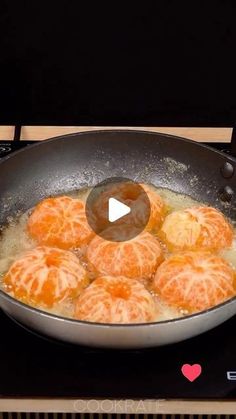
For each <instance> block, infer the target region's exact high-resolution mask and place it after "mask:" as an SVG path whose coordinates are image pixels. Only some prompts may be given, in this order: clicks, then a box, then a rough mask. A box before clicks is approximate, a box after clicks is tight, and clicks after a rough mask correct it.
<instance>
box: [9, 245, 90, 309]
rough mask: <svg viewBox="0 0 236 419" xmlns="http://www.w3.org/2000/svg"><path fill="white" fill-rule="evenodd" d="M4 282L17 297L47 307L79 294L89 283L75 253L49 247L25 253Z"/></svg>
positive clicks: (11, 268) (10, 270) (15, 263)
mask: <svg viewBox="0 0 236 419" xmlns="http://www.w3.org/2000/svg"><path fill="white" fill-rule="evenodd" d="M3 281H4V284H5V286H6V290H7V291H8V292H11V293H13V295H14V297H16V298H18V299H20V300H22V301H24V302H25V303H27V304H33V305H34V304H36V305H40V304H42V305H43V306H46V307H53V305H54V304H55V303H58V302H61V301H63V300H65V299H66V298H69V297H71V298H73V297H77V296H78V295H79V293H80V292H81V290H82V289H83V288H84V287H85V286H86V285H87V284H88V280H87V275H86V272H85V270H84V268H83V267H82V266H81V264H80V262H79V259H78V258H77V257H76V256H75V255H74V254H73V253H71V252H69V251H66V250H60V249H54V248H50V247H37V248H36V249H34V250H30V251H28V252H27V253H25V254H24V255H23V256H22V257H21V258H20V259H18V260H17V261H16V262H14V263H13V265H12V266H11V267H10V269H9V271H8V272H7V274H6V275H5V277H4V279H3Z"/></svg>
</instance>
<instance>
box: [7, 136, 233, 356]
mask: <svg viewBox="0 0 236 419" xmlns="http://www.w3.org/2000/svg"><path fill="white" fill-rule="evenodd" d="M122 176H123V177H125V178H130V179H132V180H135V181H137V182H146V183H151V184H153V185H155V186H158V187H164V188H169V189H171V190H173V191H176V192H179V193H183V194H187V195H190V196H191V197H193V198H195V199H197V200H199V201H201V202H205V203H208V204H210V205H213V206H215V207H218V208H219V209H220V210H221V211H222V212H223V213H225V215H226V216H228V217H230V218H231V219H232V220H234V221H236V194H235V193H234V191H236V159H235V158H233V157H230V156H227V155H226V154H224V153H221V152H218V151H216V150H213V149H211V148H209V147H206V146H204V145H202V144H199V143H195V142H192V141H190V140H186V139H182V138H179V137H174V136H170V135H164V134H157V133H151V132H144V131H129V130H110V131H96V132H85V133H79V134H73V135H67V136H63V137H58V138H54V139H50V140H47V141H43V142H40V143H37V144H35V145H33V146H29V147H26V148H24V149H23V150H21V151H18V152H16V153H14V154H12V155H10V156H9V157H6V158H5V159H3V160H2V161H1V162H0V199H1V212H0V225H5V224H6V223H7V219H8V217H9V216H13V217H14V216H16V214H17V213H18V212H19V211H21V212H24V211H26V210H28V209H29V208H31V207H33V206H34V205H35V204H36V203H37V202H39V201H40V200H42V199H43V198H45V197H48V196H49V195H58V194H62V193H66V192H68V191H71V190H76V189H80V188H84V187H85V186H95V185H96V184H97V183H99V182H101V181H103V180H105V179H106V178H110V177H122ZM0 307H1V308H2V309H3V310H4V312H6V313H7V314H8V315H9V316H10V317H12V318H13V319H15V320H16V321H18V322H19V323H20V324H22V325H24V326H26V327H28V328H30V329H31V330H34V331H37V332H39V333H42V334H43V335H48V336H50V337H53V338H56V339H59V340H64V341H68V342H71V343H76V344H83V345H88V346H96V347H110V348H111V347H113V348H144V347H153V346H159V345H166V344H171V343H174V342H179V341H181V340H184V339H188V338H190V337H192V336H196V335H198V334H200V333H203V332H206V331H207V330H209V329H211V328H213V327H215V326H217V325H219V324H220V323H222V322H224V321H225V320H227V319H229V318H230V317H232V316H233V315H234V314H236V298H232V299H230V300H228V301H227V302H225V303H223V304H220V305H218V306H216V307H213V308H211V309H209V310H206V311H204V312H201V313H197V314H194V315H189V316H186V317H183V318H179V319H174V320H168V321H161V322H158V323H148V324H135V325H107V324H98V323H88V322H85V321H77V320H70V319H67V318H63V317H59V316H56V315H52V314H48V313H45V312H43V311H41V310H38V309H36V308H32V307H29V306H27V305H25V304H23V303H21V302H19V301H17V300H15V299H14V298H12V297H10V296H9V295H7V294H6V293H4V292H3V291H0Z"/></svg>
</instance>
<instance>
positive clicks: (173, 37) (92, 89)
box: [0, 0, 236, 126]
mask: <svg viewBox="0 0 236 419" xmlns="http://www.w3.org/2000/svg"><path fill="white" fill-rule="evenodd" d="M127 4H131V2H124V1H119V2H117V1H113V2H109V4H108V5H106V6H105V4H104V3H103V2H100V1H99V2H91V1H86V2H82V1H79V0H76V1H74V0H70V1H68V0H67V1H57V2H56V1H53V0H51V1H47V2H45V1H38V0H37V1H36V0H35V1H32V0H30V1H24V0H22V1H20V2H19V1H17V0H0V124H12V123H21V124H43V125H47V124H48V125H50V124H57V125H69V124H73V125H80V124H85V125H87V124H94V125H96V124H97V125H169V126H181V125H182V126H184V125H189V126H191V125H197V126H231V125H233V124H234V123H235V121H236V86H235V80H236V64H235V51H236V48H235V46H236V24H235V22H236V2H235V1H234V0H231V1H230V0H225V1H223V0H222V1H219V0H215V1H209V0H206V1H177V0H162V1H158V0H156V1H145V2H144V1H143V2H140V3H139V4H138V2H135V3H134V2H132V8H131V7H130V8H128V7H127Z"/></svg>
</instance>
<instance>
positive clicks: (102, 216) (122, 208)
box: [86, 178, 151, 242]
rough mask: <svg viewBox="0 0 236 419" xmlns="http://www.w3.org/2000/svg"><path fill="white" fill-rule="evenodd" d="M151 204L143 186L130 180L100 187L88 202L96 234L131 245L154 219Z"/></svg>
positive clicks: (87, 213)
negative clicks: (132, 240)
mask: <svg viewBox="0 0 236 419" xmlns="http://www.w3.org/2000/svg"><path fill="white" fill-rule="evenodd" d="M150 212H151V208H150V201H149V198H148V195H147V193H146V192H145V189H144V187H143V186H141V185H140V184H139V183H136V182H134V181H132V180H131V179H126V178H109V179H106V180H105V181H103V182H101V183H99V184H97V185H96V186H95V187H94V188H93V189H92V190H91V192H90V193H89V195H88V197H87V200H86V216H87V220H88V223H89V225H90V227H91V228H92V230H93V231H94V232H95V233H96V234H98V235H99V236H101V237H103V238H104V239H106V240H109V241H116V242H117V241H118V242H121V241H127V240H131V239H132V238H134V237H136V236H137V235H138V234H140V233H141V232H142V231H143V230H144V229H145V227H146V225H147V224H148V221H149V218H150Z"/></svg>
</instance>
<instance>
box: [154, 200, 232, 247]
mask: <svg viewBox="0 0 236 419" xmlns="http://www.w3.org/2000/svg"><path fill="white" fill-rule="evenodd" d="M159 236H160V238H161V239H162V240H163V242H164V243H165V244H166V245H167V247H168V249H169V250H170V251H178V250H194V249H204V250H205V249H206V250H218V249H221V248H224V247H230V246H231V245H232V241H233V228H232V226H231V225H230V224H229V222H228V221H227V220H226V218H225V217H224V215H223V214H222V213H221V212H220V211H218V210H216V209H215V208H212V207H192V208H187V209H184V210H180V211H175V212H172V213H171V214H169V215H168V216H167V217H166V219H165V221H164V223H163V225H162V228H161V230H160V232H159Z"/></svg>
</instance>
